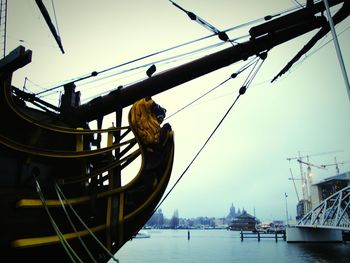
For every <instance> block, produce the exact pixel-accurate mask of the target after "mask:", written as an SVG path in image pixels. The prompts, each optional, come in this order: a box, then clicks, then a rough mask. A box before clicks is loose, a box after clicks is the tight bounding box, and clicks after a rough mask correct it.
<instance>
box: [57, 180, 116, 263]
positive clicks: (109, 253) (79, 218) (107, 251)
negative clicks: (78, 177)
mask: <svg viewBox="0 0 350 263" xmlns="http://www.w3.org/2000/svg"><path fill="white" fill-rule="evenodd" d="M55 188H56V189H57V190H58V191H59V192H60V194H61V195H62V197H63V199H64V200H65V201H68V199H67V198H66V196H65V195H64V194H63V192H62V190H61V188H60V187H59V185H58V184H57V183H55ZM67 204H68V206H69V208H70V209H71V210H72V212H73V213H74V215H75V216H76V217H77V219H78V220H79V221H80V223H81V224H82V225H83V226H84V227H85V229H86V230H87V231H88V232H89V234H90V235H91V236H92V237H93V238H94V239H95V241H96V242H97V243H98V244H99V245H100V246H101V248H102V249H103V250H104V251H105V252H106V253H107V254H108V256H110V257H111V258H112V259H113V260H114V261H115V262H118V263H119V260H118V259H116V258H115V257H114V255H113V254H112V253H111V252H110V251H109V250H108V249H107V248H106V247H105V246H104V245H103V243H102V242H101V241H100V240H99V239H98V238H97V236H96V235H95V234H94V233H93V232H92V231H91V229H90V228H89V227H88V226H87V225H86V224H85V222H84V221H83V219H81V217H80V216H79V215H78V213H77V212H76V211H75V210H74V208H73V206H72V205H71V204H70V203H69V202H67Z"/></svg>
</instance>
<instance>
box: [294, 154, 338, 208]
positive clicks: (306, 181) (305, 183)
mask: <svg viewBox="0 0 350 263" xmlns="http://www.w3.org/2000/svg"><path fill="white" fill-rule="evenodd" d="M336 152H340V151H331V152H321V153H315V154H309V155H304V156H301V155H300V152H299V153H298V156H296V157H289V158H287V161H289V162H290V161H292V160H296V161H297V162H298V163H299V168H300V178H294V176H293V174H292V171H291V169H290V172H291V175H292V177H291V178H289V179H290V180H292V181H293V184H294V188H295V191H296V195H297V197H298V201H300V200H299V194H298V192H297V189H296V186H295V180H301V189H302V198H303V199H302V200H303V202H304V211H305V213H307V212H308V211H309V210H310V208H311V193H310V186H311V184H312V173H311V167H316V168H318V169H327V166H328V165H316V164H313V163H311V162H310V160H309V158H310V157H311V156H320V155H326V154H332V153H336ZM305 158H306V161H305ZM303 165H306V166H307V172H306V175H305V173H304V169H303Z"/></svg>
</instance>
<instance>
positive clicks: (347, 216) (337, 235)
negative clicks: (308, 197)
mask: <svg viewBox="0 0 350 263" xmlns="http://www.w3.org/2000/svg"><path fill="white" fill-rule="evenodd" d="M343 231H350V185H349V186H347V187H344V188H342V189H341V190H339V191H338V192H336V193H334V194H332V195H330V196H329V197H327V198H326V199H324V200H323V201H322V202H321V203H319V204H318V205H317V206H315V207H314V208H313V209H312V210H311V211H309V212H308V213H307V214H306V215H305V216H304V217H303V218H302V219H301V220H300V221H299V222H298V223H297V224H296V225H295V226H293V227H288V228H287V231H286V234H287V242H342V241H343Z"/></svg>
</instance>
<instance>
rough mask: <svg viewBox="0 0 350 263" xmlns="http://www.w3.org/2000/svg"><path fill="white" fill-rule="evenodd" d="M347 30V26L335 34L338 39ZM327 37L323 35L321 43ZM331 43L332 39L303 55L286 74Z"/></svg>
mask: <svg viewBox="0 0 350 263" xmlns="http://www.w3.org/2000/svg"><path fill="white" fill-rule="evenodd" d="M349 29H350V26H347V27H346V28H345V29H343V30H342V31H341V32H339V33H338V34H337V35H338V37H339V36H340V35H342V34H343V33H344V32H346V31H347V30H349ZM327 37H328V36H327V35H325V36H324V37H323V39H322V40H321V41H324V40H325V39H326V38H327ZM332 41H333V38H331V39H329V40H327V42H325V43H323V44H321V43H320V45H319V46H318V47H317V48H315V49H314V50H312V51H310V52H309V53H306V54H304V57H303V58H302V59H301V60H300V61H298V62H296V63H295V64H294V65H295V66H293V67H292V68H291V69H289V70H288V72H293V71H294V70H296V68H297V67H298V66H299V65H301V64H302V63H303V62H304V61H305V60H306V59H307V58H310V57H311V56H312V55H314V54H315V53H317V52H318V51H320V50H321V49H322V48H324V47H325V46H326V45H328V44H329V43H331V42H332ZM292 69H294V70H292Z"/></svg>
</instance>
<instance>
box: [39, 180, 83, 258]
mask: <svg viewBox="0 0 350 263" xmlns="http://www.w3.org/2000/svg"><path fill="white" fill-rule="evenodd" d="M34 181H35V186H36V190H37V192H38V195H39V197H40V200H41V202H42V205H43V207H44V209H45V211H46V213H47V216H48V218H49V220H50V222H51V225H52V227H53V229H54V230H55V232H56V235H57V237H58V238H59V240H60V242H61V244H62V246H63V248H64V250H65V251H66V253H67V254H68V256H69V258H70V259H71V261H72V262H76V261H75V259H74V257H73V256H75V257H76V259H77V260H78V261H79V262H81V263H83V261H82V260H81V259H80V258H79V256H78V255H77V254H76V253H75V251H74V249H73V248H72V247H71V246H70V245H69V243H68V242H67V240H66V239H65V237H64V235H63V234H62V232H61V231H60V229H59V228H58V226H57V224H56V222H55V220H54V219H53V217H52V215H51V213H50V211H49V208H48V206H47V204H46V201H45V197H44V195H43V192H42V190H41V187H40V184H39V182H38V180H37V179H36V177H35V175H34Z"/></svg>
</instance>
